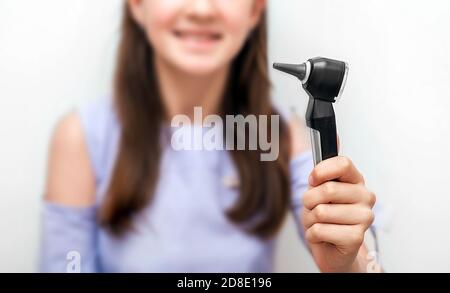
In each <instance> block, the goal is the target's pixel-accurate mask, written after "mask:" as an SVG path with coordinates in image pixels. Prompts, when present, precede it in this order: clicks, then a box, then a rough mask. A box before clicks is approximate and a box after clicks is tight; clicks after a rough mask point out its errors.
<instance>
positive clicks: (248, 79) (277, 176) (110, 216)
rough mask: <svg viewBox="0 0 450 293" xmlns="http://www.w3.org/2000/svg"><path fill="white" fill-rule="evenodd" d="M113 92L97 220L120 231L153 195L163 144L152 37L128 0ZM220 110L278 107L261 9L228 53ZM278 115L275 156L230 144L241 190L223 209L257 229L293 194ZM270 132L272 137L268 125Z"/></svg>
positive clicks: (281, 212) (277, 215)
mask: <svg viewBox="0 0 450 293" xmlns="http://www.w3.org/2000/svg"><path fill="white" fill-rule="evenodd" d="M114 97H115V106H116V110H117V113H118V116H119V120H120V123H121V127H122V133H121V140H120V145H119V152H118V156H117V159H116V164H115V168H114V170H113V174H112V177H111V183H110V185H109V189H108V190H107V196H106V199H105V202H104V204H103V205H102V207H101V209H100V222H101V224H102V225H104V226H105V227H107V228H109V229H110V230H111V231H112V232H113V233H114V234H116V235H121V234H123V233H124V232H126V231H128V230H129V229H130V228H132V222H133V221H132V218H133V216H134V215H136V214H137V213H139V212H140V211H142V210H143V209H144V208H145V207H146V206H147V205H148V204H150V203H151V199H152V197H153V193H154V191H155V186H156V184H157V182H158V176H159V164H160V156H161V153H162V146H161V144H160V143H158V142H160V135H161V134H162V133H161V126H162V121H163V119H164V117H165V114H164V107H163V104H162V100H161V98H160V91H159V88H158V79H157V74H156V72H155V68H154V64H153V51H152V48H151V45H150V44H149V42H148V39H147V37H146V34H145V32H144V31H143V30H142V29H141V28H140V27H139V25H138V24H137V23H136V22H135V20H134V19H133V17H132V15H131V13H130V10H129V8H128V7H125V14H124V19H123V23H122V38H121V41H120V45H119V54H118V62H117V69H116V75H115V84H114ZM221 111H222V113H221V114H222V115H238V114H242V115H244V116H245V115H249V114H253V115H276V114H277V111H276V110H275V109H274V107H273V104H272V102H271V100H270V80H269V76H268V61H267V21H266V17H265V15H264V16H263V17H262V19H261V21H260V23H259V24H258V26H257V27H256V28H255V29H254V30H253V31H252V33H251V34H250V36H249V38H248V40H247V41H246V43H245V45H244V47H243V48H242V50H241V52H240V53H239V55H238V56H237V57H236V58H235V59H234V61H233V64H232V66H231V70H230V75H229V78H228V85H227V87H226V92H225V93H224V98H223V105H222V110H221ZM269 117H270V116H269ZM280 122H281V123H280V129H279V131H280V143H279V145H280V148H279V156H278V158H277V159H276V160H275V161H267V162H264V161H261V160H260V154H261V153H262V151H261V150H259V149H258V150H256V151H251V150H243V151H240V150H235V151H231V157H232V159H233V162H234V164H235V166H236V169H237V170H238V172H239V178H240V196H239V197H238V199H237V201H236V203H235V205H234V206H233V207H232V208H231V209H230V210H229V211H227V214H228V218H229V219H230V220H231V221H232V222H234V223H236V224H242V225H241V226H242V227H243V228H244V229H246V230H247V231H248V232H249V233H252V234H255V235H258V236H261V237H270V236H273V235H274V234H275V233H276V232H277V231H278V229H279V228H280V226H281V225H282V223H283V220H284V217H285V215H286V212H287V210H288V206H289V201H290V182H289V180H290V179H289V178H290V174H289V153H290V138H289V131H288V129H287V125H286V124H285V122H284V121H283V120H280ZM268 129H270V120H269V127H268ZM237 131H239V129H238V130H237ZM244 131H246V130H244ZM267 135H268V137H269V138H270V133H268V134H267Z"/></svg>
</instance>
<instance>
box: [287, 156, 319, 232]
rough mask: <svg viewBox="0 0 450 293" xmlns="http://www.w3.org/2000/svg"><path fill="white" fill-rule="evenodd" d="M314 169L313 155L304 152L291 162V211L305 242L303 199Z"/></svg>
mask: <svg viewBox="0 0 450 293" xmlns="http://www.w3.org/2000/svg"><path fill="white" fill-rule="evenodd" d="M313 168H314V164H313V158H312V154H311V153H310V152H304V153H302V154H300V155H298V156H296V157H294V159H292V160H291V163H290V171H291V210H292V213H293V216H294V220H295V224H296V226H297V230H298V233H299V235H300V237H301V238H302V240H304V231H303V226H302V224H301V217H300V215H301V210H302V206H303V204H302V198H303V194H304V193H305V191H306V190H307V189H308V178H309V174H311V171H312V170H313Z"/></svg>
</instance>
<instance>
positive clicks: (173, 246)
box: [41, 99, 313, 272]
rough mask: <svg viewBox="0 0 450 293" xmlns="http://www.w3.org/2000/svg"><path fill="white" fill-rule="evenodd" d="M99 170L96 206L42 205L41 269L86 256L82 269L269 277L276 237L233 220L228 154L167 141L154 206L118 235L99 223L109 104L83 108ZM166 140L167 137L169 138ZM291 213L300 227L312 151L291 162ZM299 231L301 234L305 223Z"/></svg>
mask: <svg viewBox="0 0 450 293" xmlns="http://www.w3.org/2000/svg"><path fill="white" fill-rule="evenodd" d="M78 113H79V116H80V118H81V122H82V126H83V130H84V133H85V137H86V142H87V147H88V150H89V155H90V160H91V163H92V165H93V168H94V170H95V182H96V188H97V189H96V204H95V206H93V207H90V208H72V207H66V206H61V205H57V204H53V203H44V206H43V243H42V247H41V271H43V272H66V271H67V266H68V264H69V262H70V260H71V259H72V258H71V257H72V256H71V254H68V253H69V252H76V254H78V255H79V256H80V257H81V258H80V259H79V260H80V265H81V266H80V267H81V272H271V271H272V268H273V256H274V244H275V240H273V239H272V240H261V239H259V238H257V237H255V236H252V235H249V234H247V233H245V232H244V231H242V229H240V228H239V227H238V226H236V225H235V224H233V223H231V222H230V221H229V220H228V219H227V217H226V215H225V210H226V209H227V208H228V207H230V206H231V205H232V204H233V202H234V200H235V199H236V197H237V196H238V190H237V188H236V186H233V185H230V184H229V183H227V182H232V181H233V180H230V179H233V178H234V179H237V177H236V170H235V168H234V166H233V163H232V160H231V159H230V156H229V153H228V152H227V151H217V150H216V151H207V150H201V151H175V150H174V149H173V148H172V147H171V144H170V138H169V140H167V138H166V140H164V139H163V141H165V142H166V144H165V147H164V151H163V154H162V160H161V166H160V168H161V172H160V178H159V181H158V184H157V187H156V192H155V197H154V200H153V202H152V203H151V204H150V205H149V206H148V207H147V208H146V209H145V211H144V212H143V213H141V214H140V215H139V216H137V217H136V218H135V219H134V223H135V227H136V229H135V230H134V231H132V232H129V233H127V234H126V235H125V236H124V237H121V238H116V237H114V236H112V235H111V234H109V233H108V232H107V231H105V230H104V229H103V228H102V227H101V226H99V225H98V223H97V221H96V212H97V207H98V206H99V205H100V204H101V203H102V201H103V197H104V194H105V191H106V188H107V187H108V184H109V179H110V175H111V171H112V168H113V166H114V161H115V157H116V151H117V146H118V141H119V135H120V125H119V123H118V120H117V117H116V116H115V111H114V109H113V105H112V102H111V101H110V99H103V100H99V101H96V102H94V103H90V104H87V105H85V106H84V107H81V108H80V109H79V112H78ZM163 136H164V135H163ZM290 168H291V176H292V178H291V186H292V202H291V210H292V212H293V215H294V216H295V218H296V223H298V224H299V214H300V209H301V197H302V194H303V193H304V192H305V190H306V188H307V182H308V176H309V174H310V172H311V170H312V168H313V163H312V157H311V155H310V153H309V152H307V153H305V154H302V155H299V156H297V157H296V158H294V159H293V160H292V161H291V165H290ZM299 233H300V234H301V233H302V229H300V225H299Z"/></svg>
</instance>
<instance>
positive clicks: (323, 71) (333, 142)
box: [273, 57, 348, 165]
mask: <svg viewBox="0 0 450 293" xmlns="http://www.w3.org/2000/svg"><path fill="white" fill-rule="evenodd" d="M273 67H274V68H275V69H277V70H280V71H283V72H285V73H288V74H291V75H293V76H296V77H297V78H298V79H300V81H301V82H302V84H303V89H304V90H305V91H306V93H307V94H308V96H309V103H308V107H307V110H306V125H307V126H308V127H309V128H310V132H311V144H312V152H313V159H314V164H315V165H317V164H319V163H320V162H321V161H323V160H326V159H329V158H332V157H336V156H337V155H338V146H337V131H336V117H335V114H334V109H333V103H334V102H336V101H337V100H338V99H339V98H340V96H341V95H342V92H343V91H344V87H345V82H346V80H347V74H348V65H347V63H345V62H342V61H338V60H333V59H328V58H322V57H317V58H312V59H309V60H308V61H307V62H305V63H302V64H284V63H274V64H273Z"/></svg>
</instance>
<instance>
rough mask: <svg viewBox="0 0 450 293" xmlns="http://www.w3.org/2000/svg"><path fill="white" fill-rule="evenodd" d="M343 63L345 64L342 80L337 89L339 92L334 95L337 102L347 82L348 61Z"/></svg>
mask: <svg viewBox="0 0 450 293" xmlns="http://www.w3.org/2000/svg"><path fill="white" fill-rule="evenodd" d="M344 64H345V72H344V78H343V80H342V84H341V89H340V90H339V94H338V96H337V97H336V102H338V101H339V100H340V98H341V96H342V93H343V92H344V89H345V84H346V83H347V77H348V70H349V68H348V63H347V62H344Z"/></svg>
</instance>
